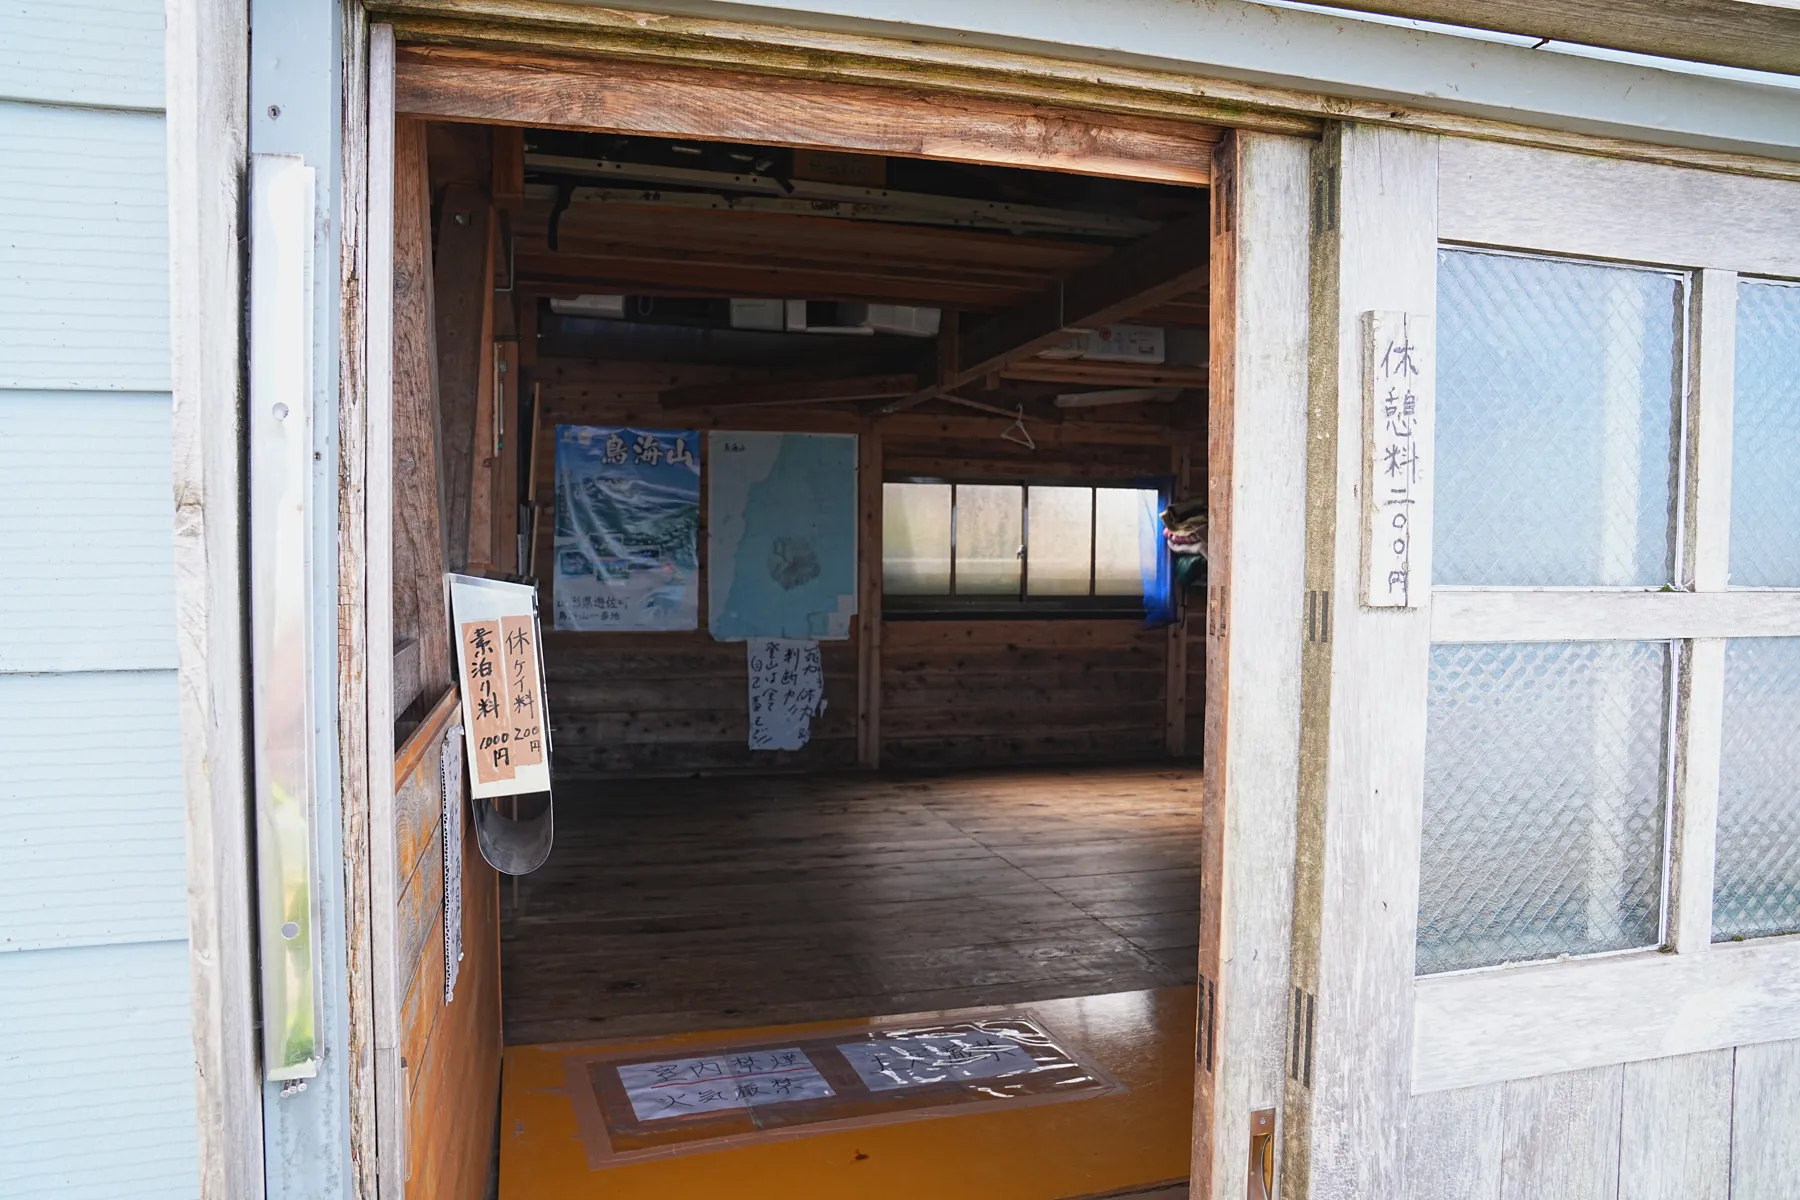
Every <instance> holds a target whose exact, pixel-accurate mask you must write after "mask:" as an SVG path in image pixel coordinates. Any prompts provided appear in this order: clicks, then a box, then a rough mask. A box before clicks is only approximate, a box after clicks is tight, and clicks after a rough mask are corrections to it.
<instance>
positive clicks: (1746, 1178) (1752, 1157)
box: [1731, 1041, 1800, 1200]
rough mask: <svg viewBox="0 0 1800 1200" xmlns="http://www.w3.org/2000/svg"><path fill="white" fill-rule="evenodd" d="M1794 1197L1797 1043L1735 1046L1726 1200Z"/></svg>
mask: <svg viewBox="0 0 1800 1200" xmlns="http://www.w3.org/2000/svg"><path fill="white" fill-rule="evenodd" d="M1795 1196H1800V1041H1787V1042H1765V1043H1764V1044H1762V1045H1760V1046H1739V1047H1738V1048H1737V1051H1736V1060H1735V1062H1734V1064H1733V1079H1732V1121H1731V1200H1793V1198H1794V1197H1795Z"/></svg>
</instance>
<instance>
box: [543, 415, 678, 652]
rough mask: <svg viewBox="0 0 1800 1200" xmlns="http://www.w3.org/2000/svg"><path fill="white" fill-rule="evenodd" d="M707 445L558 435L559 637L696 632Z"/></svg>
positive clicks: (575, 432)
mask: <svg viewBox="0 0 1800 1200" xmlns="http://www.w3.org/2000/svg"><path fill="white" fill-rule="evenodd" d="M699 536H700V435H699V433H697V432H695V431H694V430H691V429H690V430H668V429H626V428H622V427H606V426H594V425H558V426H557V427H556V539H555V563H554V565H553V567H552V570H553V571H554V579H553V581H552V588H553V593H554V596H555V605H556V628H558V629H588V630H593V629H600V630H605V629H618V630H624V629H697V628H698V627H699V624H700V604H699V550H698V547H699Z"/></svg>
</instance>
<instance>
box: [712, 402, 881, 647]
mask: <svg viewBox="0 0 1800 1200" xmlns="http://www.w3.org/2000/svg"><path fill="white" fill-rule="evenodd" d="M707 468H708V470H709V471H710V472H711V477H710V478H709V480H708V482H707V492H708V496H707V528H706V554H707V559H706V565H707V612H708V624H709V626H710V628H711V630H712V635H713V637H714V638H716V639H718V640H719V641H721V642H743V641H749V640H751V639H752V638H797V639H805V640H812V641H821V640H823V641H840V640H842V639H845V638H848V637H849V636H850V618H851V617H852V616H854V615H856V438H855V436H853V435H850V434H822V433H726V432H715V433H712V434H711V435H709V438H708V446H707Z"/></svg>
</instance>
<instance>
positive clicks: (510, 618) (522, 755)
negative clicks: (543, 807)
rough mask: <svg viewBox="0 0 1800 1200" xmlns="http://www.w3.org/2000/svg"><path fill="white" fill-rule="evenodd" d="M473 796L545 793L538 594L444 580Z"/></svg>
mask: <svg viewBox="0 0 1800 1200" xmlns="http://www.w3.org/2000/svg"><path fill="white" fill-rule="evenodd" d="M450 605H451V611H452V613H453V615H454V620H455V623H456V634H457V636H456V654H457V667H458V671H459V674H460V677H461V683H462V709H463V726H464V729H465V730H466V734H465V743H466V750H467V754H468V761H469V783H470V793H471V795H473V796H475V797H477V798H482V797H489V796H510V795H517V794H519V793H523V792H547V791H549V790H550V766H549V750H550V738H549V722H548V716H547V714H546V711H545V708H544V699H543V680H544V659H543V653H542V650H541V648H540V646H539V644H538V641H539V627H538V618H537V591H536V589H535V588H532V587H529V586H527V585H525V584H518V583H503V582H501V581H499V580H495V579H479V578H475V577H473V576H468V575H452V576H450Z"/></svg>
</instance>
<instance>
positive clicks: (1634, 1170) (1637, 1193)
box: [1619, 1050, 1732, 1200]
mask: <svg viewBox="0 0 1800 1200" xmlns="http://www.w3.org/2000/svg"><path fill="white" fill-rule="evenodd" d="M1624 1071H1625V1080H1624V1093H1623V1099H1622V1102H1621V1103H1622V1121H1621V1127H1620V1129H1621V1132H1620V1137H1619V1196H1620V1197H1626V1196H1629V1197H1631V1200H1729V1197H1730V1195H1731V1106H1732V1097H1731V1093H1732V1079H1731V1076H1732V1051H1730V1050H1713V1051H1710V1052H1708V1053H1706V1054H1686V1055H1681V1056H1679V1057H1674V1058H1656V1059H1650V1060H1648V1061H1646V1062H1635V1063H1627V1064H1626V1065H1625V1068H1624Z"/></svg>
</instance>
